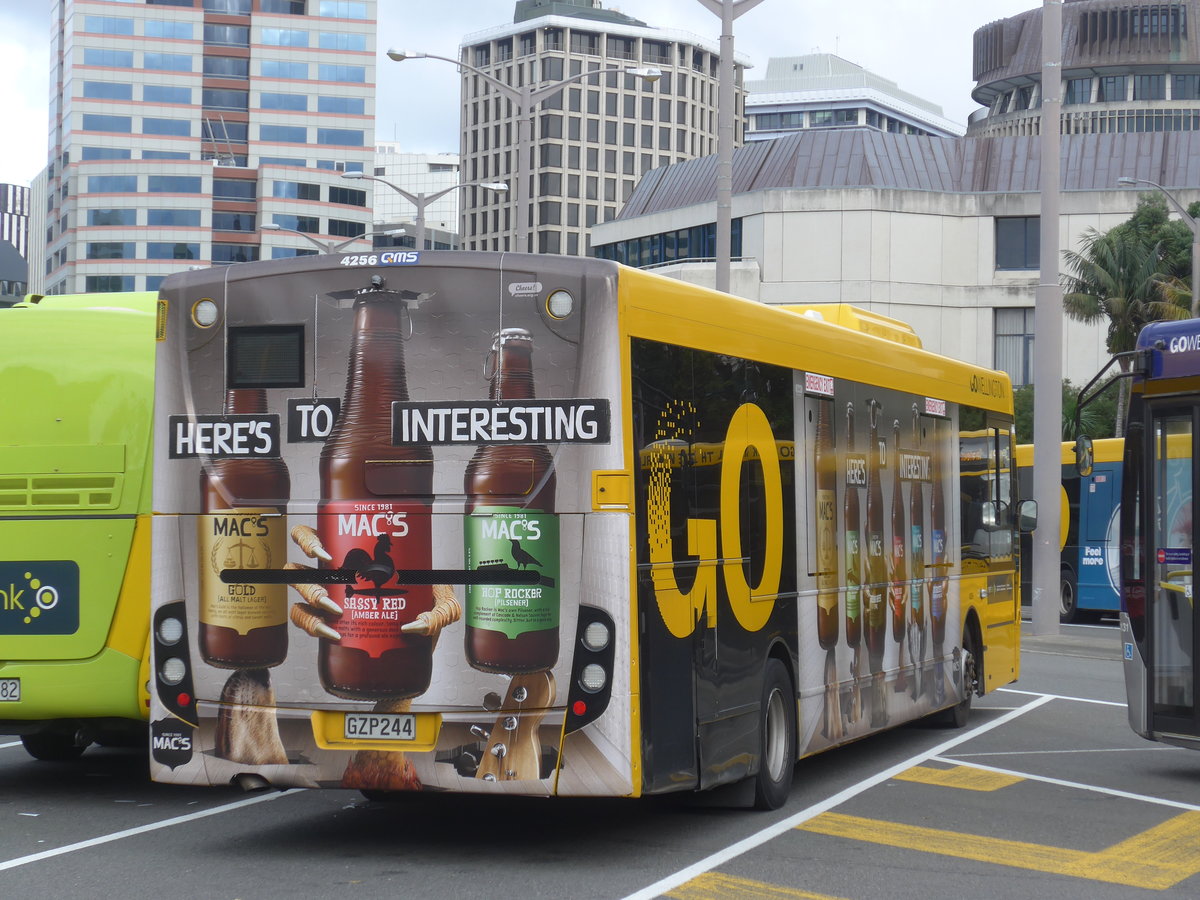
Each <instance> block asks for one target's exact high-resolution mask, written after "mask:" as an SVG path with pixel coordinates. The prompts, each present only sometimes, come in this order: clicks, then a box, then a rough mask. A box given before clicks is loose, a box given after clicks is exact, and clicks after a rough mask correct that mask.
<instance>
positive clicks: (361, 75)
mask: <svg viewBox="0 0 1200 900" xmlns="http://www.w3.org/2000/svg"><path fill="white" fill-rule="evenodd" d="M317 78H318V79H319V80H320V81H349V82H353V83H354V84H363V83H365V82H366V80H367V70H366V67H365V66H341V65H336V64H334V63H321V64H320V65H319V66H317Z"/></svg>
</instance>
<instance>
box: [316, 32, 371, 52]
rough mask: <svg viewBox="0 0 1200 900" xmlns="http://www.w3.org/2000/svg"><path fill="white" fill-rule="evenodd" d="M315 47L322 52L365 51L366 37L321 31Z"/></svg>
mask: <svg viewBox="0 0 1200 900" xmlns="http://www.w3.org/2000/svg"><path fill="white" fill-rule="evenodd" d="M317 46H318V47H320V48H321V49H322V50H366V49H367V36H366V35H365V34H348V33H343V32H340V31H322V32H320V34H319V35H318V36H317Z"/></svg>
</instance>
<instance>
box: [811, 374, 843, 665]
mask: <svg viewBox="0 0 1200 900" xmlns="http://www.w3.org/2000/svg"><path fill="white" fill-rule="evenodd" d="M815 405H816V407H817V429H816V431H817V433H816V442H815V444H814V447H813V474H814V480H815V493H816V503H815V508H816V523H815V524H816V535H815V537H816V545H817V553H816V576H817V640H818V642H819V643H820V645H821V647H823V648H824V649H826V650H828V649H829V648H831V647H833V646H835V645H836V644H837V639H838V625H839V623H838V552H837V531H838V528H837V493H836V486H837V457H836V456H835V454H834V446H833V422H832V419H833V399H832V398H830V399H825V398H820V399H817V400H816V403H815Z"/></svg>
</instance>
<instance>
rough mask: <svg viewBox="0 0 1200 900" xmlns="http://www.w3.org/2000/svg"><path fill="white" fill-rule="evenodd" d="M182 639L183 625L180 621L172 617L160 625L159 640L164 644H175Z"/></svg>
mask: <svg viewBox="0 0 1200 900" xmlns="http://www.w3.org/2000/svg"><path fill="white" fill-rule="evenodd" d="M181 637H183V623H182V622H180V621H179V620H178V619H176V618H174V617H173V616H172V617H171V618H167V619H163V620H162V621H161V622H159V623H158V639H159V641H161V642H162V643H164V644H168V645H170V644H174V643H175V642H176V641H178V640H179V639H180V638H181Z"/></svg>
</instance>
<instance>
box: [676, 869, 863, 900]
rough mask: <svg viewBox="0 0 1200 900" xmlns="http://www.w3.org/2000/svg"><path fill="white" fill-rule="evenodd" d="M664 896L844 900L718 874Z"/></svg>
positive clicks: (708, 874)
mask: <svg viewBox="0 0 1200 900" xmlns="http://www.w3.org/2000/svg"><path fill="white" fill-rule="evenodd" d="M667 896H668V897H671V898H672V900H734V898H736V900H845V898H843V897H833V896H830V895H829V894H814V893H813V892H812V891H800V890H797V889H796V888H788V887H783V886H782V885H778V884H768V883H767V882H765V881H753V880H751V879H749V878H738V877H736V876H734V875H724V874H722V873H721V872H705V873H704V874H703V875H699V876H697V877H695V878H693V879H692V880H691V881H689V882H688V883H687V884H681V885H680V886H679V887H677V888H675V889H674V890H673V891H670V892H669V893H668V894H667Z"/></svg>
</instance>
